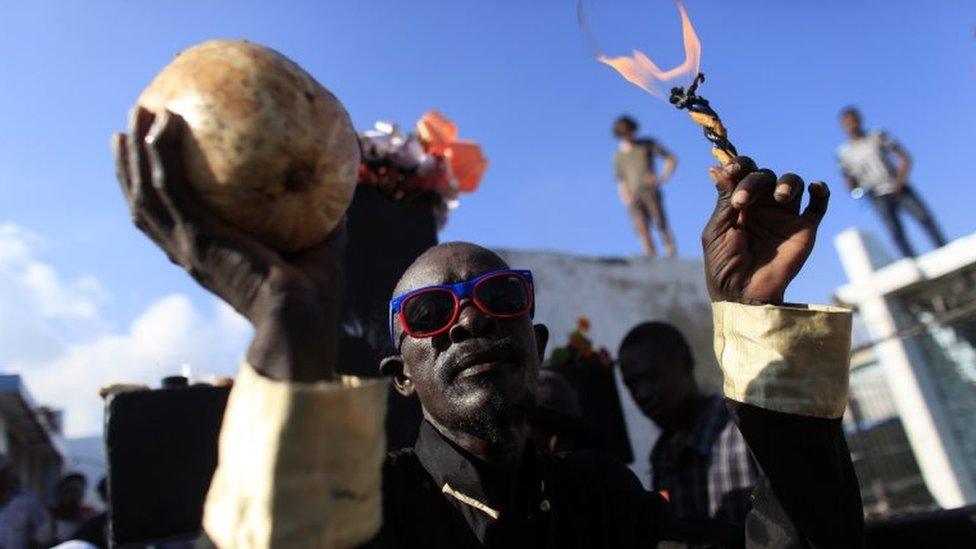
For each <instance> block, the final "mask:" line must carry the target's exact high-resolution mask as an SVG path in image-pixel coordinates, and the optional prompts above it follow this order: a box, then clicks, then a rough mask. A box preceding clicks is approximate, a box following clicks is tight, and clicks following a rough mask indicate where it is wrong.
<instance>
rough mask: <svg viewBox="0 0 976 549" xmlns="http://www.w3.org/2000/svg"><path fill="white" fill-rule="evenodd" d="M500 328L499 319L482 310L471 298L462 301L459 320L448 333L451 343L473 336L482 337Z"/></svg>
mask: <svg viewBox="0 0 976 549" xmlns="http://www.w3.org/2000/svg"><path fill="white" fill-rule="evenodd" d="M497 330H498V319H497V318H495V317H493V316H490V315H486V314H485V313H483V312H481V310H480V309H478V307H476V306H475V304H474V303H472V302H471V300H470V299H466V300H464V301H462V302H461V312H460V313H459V315H458V321H457V323H456V324H454V326H451V330H450V331H449V332H448V334H449V335H450V336H451V343H460V342H461V341H464V340H465V339H468V338H471V337H481V336H486V335H489V334H492V333H494V332H495V331H497Z"/></svg>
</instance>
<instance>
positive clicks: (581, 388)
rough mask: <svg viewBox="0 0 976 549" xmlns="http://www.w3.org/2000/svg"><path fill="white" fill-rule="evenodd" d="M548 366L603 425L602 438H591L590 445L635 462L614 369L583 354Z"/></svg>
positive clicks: (589, 416)
mask: <svg viewBox="0 0 976 549" xmlns="http://www.w3.org/2000/svg"><path fill="white" fill-rule="evenodd" d="M546 368H550V369H552V370H553V371H554V372H556V373H558V374H559V375H561V376H563V377H564V378H566V381H568V382H569V384H570V385H572V386H573V389H575V390H576V394H577V396H578V397H579V404H580V412H581V415H582V416H583V417H584V418H586V419H587V422H588V423H590V424H592V425H598V426H599V427H600V429H599V432H598V433H596V434H598V435H601V437H600V439H596V438H595V437H590V439H588V440H590V441H591V442H592V445H591V446H588V447H591V448H593V449H594V450H601V451H604V452H605V453H607V454H609V455H611V456H613V457H615V458H617V459H618V460H620V461H621V462H622V463H630V462H632V461H634V452H633V450H632V449H631V446H630V436H628V434H627V424H626V423H625V422H624V412H623V408H622V407H621V405H620V394H619V393H618V392H617V383H616V382H615V381H614V378H613V370H612V369H611V368H605V367H603V366H601V365H600V364H599V363H598V362H597V361H596V359H595V358H582V357H580V358H574V359H573V360H571V361H569V362H567V363H561V364H553V363H550V364H547V365H546Z"/></svg>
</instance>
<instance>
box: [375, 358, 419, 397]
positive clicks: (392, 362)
mask: <svg viewBox="0 0 976 549" xmlns="http://www.w3.org/2000/svg"><path fill="white" fill-rule="evenodd" d="M380 374H382V375H384V376H389V377H391V378H393V386H394V387H396V390H397V392H398V393H400V394H401V395H403V396H405V397H409V396H411V395H413V392H414V386H413V381H412V380H411V379H410V375H409V374H407V371H406V368H405V367H404V364H403V359H402V358H400V355H392V356H388V357H386V358H384V359H383V360H382V361H380Z"/></svg>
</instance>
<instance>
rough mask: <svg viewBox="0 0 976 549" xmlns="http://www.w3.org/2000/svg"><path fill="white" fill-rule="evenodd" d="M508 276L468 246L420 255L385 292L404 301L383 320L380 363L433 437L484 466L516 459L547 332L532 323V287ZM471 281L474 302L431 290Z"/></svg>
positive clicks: (493, 258) (490, 256) (492, 258)
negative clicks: (416, 404) (386, 348)
mask: <svg viewBox="0 0 976 549" xmlns="http://www.w3.org/2000/svg"><path fill="white" fill-rule="evenodd" d="M508 269H509V267H508V265H507V264H506V263H505V261H503V260H502V259H501V258H500V257H499V256H498V255H497V254H495V253H494V252H492V251H490V250H488V249H485V248H482V247H481V246H477V245H475V244H469V243H463V242H453V243H446V244H441V245H438V246H435V247H433V248H430V249H429V250H427V251H426V252H424V253H423V254H422V255H421V256H420V257H418V258H417V260H416V261H414V263H413V264H412V265H411V266H410V267H409V268H408V269H407V271H406V272H405V273H404V274H403V276H402V277H401V279H400V281H399V283H398V284H397V286H396V288H395V290H394V292H393V295H394V296H397V298H401V297H402V298H404V300H403V301H402V302H401V304H400V307H401V310H400V311H399V312H391V316H390V319H391V323H390V325H391V335H392V337H393V348H394V350H395V352H396V354H395V355H393V356H390V357H387V358H386V359H384V360H383V362H382V364H381V366H380V368H381V371H382V373H383V374H384V375H390V376H392V377H393V382H394V385H395V387H396V388H397V390H398V391H399V392H400V393H401V394H403V395H404V396H410V395H413V394H416V395H417V396H418V397H419V399H420V403H421V406H422V407H423V413H424V417H425V418H426V419H427V420H428V421H430V423H432V424H433V425H434V426H435V427H436V428H437V429H438V430H439V431H440V432H441V433H442V434H445V435H446V436H448V437H449V438H451V439H452V440H454V441H455V442H458V441H464V442H463V444H462V445H463V446H464V447H465V448H466V449H467V450H468V451H470V452H472V453H474V454H476V455H478V457H480V458H482V459H485V460H487V461H495V460H499V461H500V460H507V459H512V457H513V453H514V454H521V452H522V449H523V448H524V444H525V441H526V439H527V437H528V434H529V432H528V430H529V426H528V414H529V412H530V411H531V410H532V409H533V407H534V406H535V402H536V387H537V385H536V379H537V377H538V375H539V365H540V363H541V361H542V357H543V354H544V352H545V347H546V342H547V340H548V331H547V330H546V328H545V327H544V326H542V325H533V324H532V314H531V312H532V300H533V287H532V285H531V281H530V280H529V278H528V277H527V276H525V275H524V274H522V273H516V272H514V271H510V270H508ZM489 274H490V276H488V277H486V278H480V277H483V276H484V275H489ZM479 278H480V282H479V283H478V284H477V285H475V288H476V290H475V292H476V293H475V297H476V298H477V299H472V298H471V296H468V297H463V298H462V299H459V300H458V299H457V297H456V296H455V295H452V293H451V292H450V291H447V290H444V289H443V288H439V289H438V288H437V287H438V286H442V285H453V284H458V283H460V282H471V281H474V280H476V279H479ZM421 290H422V291H421ZM407 296H410V297H407ZM394 302H396V299H394ZM486 308H487V309H495V310H496V312H504V311H508V312H510V314H505V315H499V314H494V313H490V312H488V311H486V310H485V309H486ZM391 310H392V308H391Z"/></svg>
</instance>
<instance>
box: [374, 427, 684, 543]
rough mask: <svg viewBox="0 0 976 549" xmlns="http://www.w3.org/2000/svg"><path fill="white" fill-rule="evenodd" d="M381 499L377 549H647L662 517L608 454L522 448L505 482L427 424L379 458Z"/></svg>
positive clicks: (655, 500) (658, 502) (660, 505)
mask: <svg viewBox="0 0 976 549" xmlns="http://www.w3.org/2000/svg"><path fill="white" fill-rule="evenodd" d="M383 498H384V501H383V529H382V531H381V532H380V535H379V536H378V537H377V539H376V540H374V542H373V543H374V546H378V547H521V546H531V547H561V548H564V547H653V546H654V544H655V543H656V541H657V540H659V539H661V537H662V535H664V532H665V531H666V529H667V527H668V524H669V520H670V519H669V518H668V514H667V510H666V504H665V502H664V500H663V499H662V498H661V497H660V496H658V495H657V494H654V493H650V492H647V491H645V490H644V489H643V487H642V486H641V484H640V482H639V481H638V480H637V477H635V476H634V474H633V473H632V472H631V471H630V470H629V469H628V468H627V467H625V466H624V465H623V464H621V463H619V462H617V461H615V460H613V459H612V458H609V457H604V456H602V455H600V454H597V453H591V452H577V453H573V454H570V455H567V456H551V455H549V454H544V453H541V452H537V451H536V450H535V449H533V448H528V449H527V450H526V453H525V457H524V458H523V462H522V464H521V466H520V467H519V468H518V472H517V477H516V478H513V477H511V476H507V475H505V474H504V473H503V472H501V471H498V470H497V469H494V468H492V467H490V466H488V465H487V464H485V463H483V462H481V461H480V460H478V459H477V458H475V457H473V456H471V455H470V454H468V453H467V452H465V451H464V450H462V449H461V448H459V447H457V446H455V445H454V444H452V443H451V442H450V441H448V440H447V439H445V438H444V437H443V436H441V434H440V433H439V432H438V431H437V430H436V429H435V428H434V427H433V426H432V425H431V424H429V423H427V422H424V423H423V425H422V426H421V428H420V435H419V437H418V439H417V443H416V445H415V446H414V448H413V449H407V450H401V451H399V452H395V453H392V454H390V455H389V457H388V458H387V460H386V463H385V465H384V470H383Z"/></svg>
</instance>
